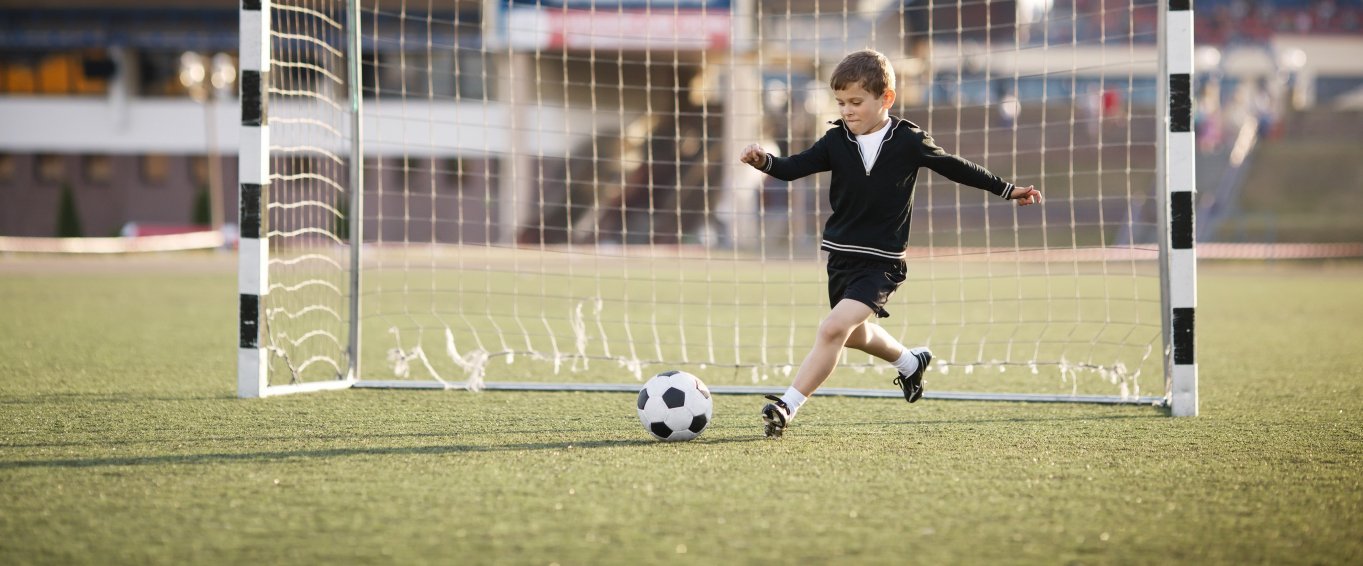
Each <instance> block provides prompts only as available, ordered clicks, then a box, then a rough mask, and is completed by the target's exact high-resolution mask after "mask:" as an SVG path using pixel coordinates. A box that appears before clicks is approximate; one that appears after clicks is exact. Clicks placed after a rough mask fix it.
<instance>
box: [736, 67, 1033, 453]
mask: <svg viewBox="0 0 1363 566" xmlns="http://www.w3.org/2000/svg"><path fill="white" fill-rule="evenodd" d="M829 83H830V86H832V88H833V96H834V99H835V100H836V101H837V103H838V108H839V109H840V113H841V115H842V119H841V120H838V121H835V122H833V126H834V127H833V128H830V129H829V130H828V131H827V132H825V133H824V136H823V137H822V138H821V139H819V141H817V142H815V143H814V145H813V147H810V148H809V149H807V150H805V151H804V152H801V153H799V154H796V155H792V156H790V157H775V156H773V155H772V154H770V153H767V152H766V150H764V149H762V147H761V146H759V145H756V144H754V145H750V146H748V147H746V148H744V149H743V154H742V156H741V157H740V159H741V160H742V161H743V162H744V163H747V164H749V165H751V166H753V167H756V168H757V169H760V170H762V171H763V172H765V173H767V174H768V175H771V176H773V177H776V178H777V179H781V180H783V181H793V180H795V179H799V178H801V177H804V176H806V175H811V174H814V173H819V172H823V171H832V172H833V177H832V181H831V182H830V183H829V186H828V197H829V200H830V203H831V208H832V212H833V214H832V215H831V216H830V217H829V218H828V223H827V225H825V226H824V234H823V243H822V245H820V249H822V250H824V251H827V252H828V300H829V304H830V306H832V309H833V310H832V312H830V313H828V316H827V317H825V318H824V319H823V321H822V322H820V323H819V329H818V332H817V333H816V336H815V339H814V347H813V348H812V349H810V351H809V355H807V356H806V357H805V359H804V362H803V363H801V364H800V369H799V371H797V372H796V374H795V380H794V382H793V383H791V386H790V388H789V389H787V390H786V393H785V395H783V396H781V397H777V396H775V395H768V396H767V398H768V399H770V400H771V401H772V402H771V403H768V404H767V405H766V406H765V407H763V408H762V420H763V421H764V423H765V425H766V430H765V431H766V435H767V436H769V437H778V438H779V437H780V436H781V434H782V433H783V432H784V431H785V429H786V427H787V426H788V425H789V424H790V421H791V419H793V418H794V417H795V414H796V412H797V411H799V410H800V406H801V405H802V404H804V402H805V401H806V400H807V399H808V398H809V396H810V395H813V394H814V391H815V390H816V389H818V388H819V386H820V385H822V384H823V382H824V380H826V379H828V376H829V374H831V373H832V372H833V368H834V366H836V365H837V361H838V354H839V353H840V352H841V351H842V348H843V347H844V346H846V347H848V348H855V349H857V350H861V351H863V352H866V353H868V354H871V355H873V356H876V357H878V358H880V359H883V360H885V361H887V362H890V363H891V364H893V365H894V367H895V368H896V369H898V370H899V377H896V378H895V380H894V383H895V385H898V386H899V388H900V389H901V390H903V392H904V400H906V401H908V402H910V403H913V402H915V401H917V400H918V399H919V398H920V397H922V396H923V371H924V370H925V369H927V367H928V363H929V362H931V361H932V352H930V351H929V350H928V349H927V348H914V349H912V350H910V349H907V348H905V347H904V346H903V345H902V344H900V343H899V341H898V340H895V338H894V337H893V336H890V334H889V333H888V332H886V331H885V329H884V328H881V327H880V325H878V324H875V323H873V322H871V321H870V319H871V315H875V316H877V317H881V318H883V317H887V316H890V313H889V312H887V311H886V310H885V304H886V303H887V302H889V299H890V295H891V294H892V293H894V291H895V290H896V289H898V288H899V285H900V284H902V283H903V282H904V279H905V277H906V266H905V264H904V250H905V249H906V248H907V247H908V238H909V214H910V212H911V208H912V207H911V206H910V203H911V201H912V198H913V188H914V183H915V182H916V180H917V177H918V169H919V168H920V167H927V168H928V169H931V170H933V171H936V172H937V173H938V174H939V175H942V176H944V177H946V178H948V179H950V180H952V181H955V182H957V183H961V184H964V185H970V186H972V187H975V188H978V189H983V190H985V191H989V192H990V193H993V194H995V195H998V196H1000V197H1002V198H1004V199H1010V200H1015V201H1017V203H1018V205H1019V206H1027V205H1030V204H1035V203H1039V202H1041V191H1038V190H1036V189H1035V188H1034V187H1031V186H1027V187H1018V186H1015V185H1013V184H1012V183H1008V182H1004V181H1003V180H1001V179H999V178H998V177H997V176H995V175H994V174H993V173H990V172H989V171H987V170H985V169H984V168H983V167H980V166H979V165H976V164H974V163H971V162H970V161H967V160H965V159H962V158H960V157H957V156H955V155H951V154H949V153H947V152H946V151H944V150H943V149H942V148H940V147H938V146H937V144H936V143H935V142H933V140H932V137H931V136H929V135H928V134H927V133H926V132H924V131H923V130H922V129H920V128H919V127H918V126H917V125H916V124H914V123H913V122H910V121H908V120H904V119H902V118H896V117H893V116H890V114H889V112H890V106H891V105H893V104H894V100H895V91H894V85H895V76H894V70H893V69H892V68H891V67H890V61H889V60H888V59H886V58H885V56H884V55H881V54H880V53H878V52H875V51H871V50H863V51H858V52H856V53H852V54H851V55H848V56H847V57H845V58H843V60H842V62H841V63H839V64H838V67H837V68H836V69H834V70H833V78H832V79H831V80H830V81H829Z"/></svg>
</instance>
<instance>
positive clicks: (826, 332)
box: [818, 319, 852, 343]
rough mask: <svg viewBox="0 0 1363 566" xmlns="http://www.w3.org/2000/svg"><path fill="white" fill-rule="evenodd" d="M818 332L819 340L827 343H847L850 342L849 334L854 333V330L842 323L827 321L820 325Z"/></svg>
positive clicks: (832, 320)
mask: <svg viewBox="0 0 1363 566" xmlns="http://www.w3.org/2000/svg"><path fill="white" fill-rule="evenodd" d="M818 332H819V340H822V341H825V342H838V343H845V342H847V341H848V337H849V334H850V333H851V332H852V328H851V327H849V326H848V325H847V324H846V323H844V322H842V321H839V320H834V319H825V320H824V321H823V322H821V323H819V331H818Z"/></svg>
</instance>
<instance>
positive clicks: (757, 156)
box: [738, 144, 767, 169]
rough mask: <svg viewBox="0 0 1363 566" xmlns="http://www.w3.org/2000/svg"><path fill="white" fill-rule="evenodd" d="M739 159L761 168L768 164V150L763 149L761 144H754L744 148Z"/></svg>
mask: <svg viewBox="0 0 1363 566" xmlns="http://www.w3.org/2000/svg"><path fill="white" fill-rule="evenodd" d="M738 159H739V160H741V161H742V162H744V163H747V164H748V165H752V166H753V167H756V168H758V169H761V168H763V167H766V166H767V150H765V149H762V146H760V145H757V144H752V145H750V146H748V147H745V148H743V155H740V156H739V157H738Z"/></svg>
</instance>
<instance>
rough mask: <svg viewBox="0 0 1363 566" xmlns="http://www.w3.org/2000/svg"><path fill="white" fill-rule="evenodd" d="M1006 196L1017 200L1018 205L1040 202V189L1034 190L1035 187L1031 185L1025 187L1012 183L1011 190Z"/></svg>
mask: <svg viewBox="0 0 1363 566" xmlns="http://www.w3.org/2000/svg"><path fill="white" fill-rule="evenodd" d="M1008 198H1009V199H1011V200H1015V201H1018V206H1027V205H1029V204H1041V191H1038V190H1036V187H1034V186H1032V185H1027V186H1025V187H1022V186H1016V185H1014V186H1013V192H1012V193H1010V194H1009V195H1008Z"/></svg>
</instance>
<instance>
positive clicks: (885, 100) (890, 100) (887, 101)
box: [880, 88, 895, 108]
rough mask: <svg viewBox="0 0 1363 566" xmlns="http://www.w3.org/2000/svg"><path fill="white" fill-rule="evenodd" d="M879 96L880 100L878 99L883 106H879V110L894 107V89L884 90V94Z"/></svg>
mask: <svg viewBox="0 0 1363 566" xmlns="http://www.w3.org/2000/svg"><path fill="white" fill-rule="evenodd" d="M881 96H882V98H881V99H880V103H881V104H882V105H883V106H881V108H889V107H891V106H894V97H895V94H894V89H890V88H887V89H885V94H883V95H881Z"/></svg>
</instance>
